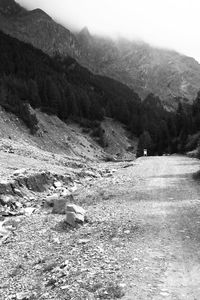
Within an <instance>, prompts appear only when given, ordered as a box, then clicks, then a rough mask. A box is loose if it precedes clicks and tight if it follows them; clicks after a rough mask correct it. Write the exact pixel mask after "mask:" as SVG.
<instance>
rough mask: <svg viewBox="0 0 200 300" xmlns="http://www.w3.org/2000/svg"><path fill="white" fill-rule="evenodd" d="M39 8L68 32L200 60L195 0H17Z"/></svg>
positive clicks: (25, 4)
mask: <svg viewBox="0 0 200 300" xmlns="http://www.w3.org/2000/svg"><path fill="white" fill-rule="evenodd" d="M18 2H19V3H20V4H22V5H23V6H25V7H27V8H28V9H34V8H41V9H43V10H44V11H45V12H47V13H48V14H49V15H51V16H52V17H53V19H55V20H56V21H58V22H59V23H61V24H62V25H64V26H66V27H67V28H69V29H76V30H78V31H80V30H81V29H82V28H83V27H85V26H87V27H88V28H89V31H90V32H91V33H92V34H102V35H109V36H112V37H117V36H121V37H125V38H128V39H131V40H132V39H141V40H143V41H145V42H147V43H150V44H152V45H153V46H156V47H164V48H168V49H173V50H176V51H178V52H180V53H183V54H185V55H188V56H192V57H194V58H195V59H196V60H198V61H200V42H199V39H198V28H199V23H198V20H199V11H200V2H199V1H198V0H192V1H188V0H176V1H174V0H162V1H160V0H151V1H149V0H140V1H137V0H123V1H122V0H118V1H114V0H102V1H99V0H84V1H82V0H58V1H56V0H51V1H48V0H35V1H32V0H18Z"/></svg>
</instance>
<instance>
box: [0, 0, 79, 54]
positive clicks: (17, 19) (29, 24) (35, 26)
mask: <svg viewBox="0 0 200 300" xmlns="http://www.w3.org/2000/svg"><path fill="white" fill-rule="evenodd" d="M0 29H1V30H2V31H4V32H5V33H7V34H9V35H11V36H13V37H15V38H17V39H19V40H22V41H24V42H27V43H31V44H32V45H33V46H34V47H36V48H39V49H41V50H43V51H44V52H46V53H48V54H50V55H52V56H53V55H55V54H62V55H64V56H67V55H70V56H73V57H74V58H77V57H80V54H81V53H80V47H79V45H78V41H77V40H76V37H75V36H74V35H73V34H72V33H71V32H70V31H69V30H68V29H66V28H64V27H63V26H61V25H60V24H57V23H56V22H54V20H53V19H52V18H51V17H50V16H49V15H47V14H46V13H45V12H44V11H42V10H41V9H35V10H32V11H27V10H25V9H24V8H23V7H21V6H19V5H18V4H17V3H16V2H15V1H14V0H9V1H7V0H0Z"/></svg>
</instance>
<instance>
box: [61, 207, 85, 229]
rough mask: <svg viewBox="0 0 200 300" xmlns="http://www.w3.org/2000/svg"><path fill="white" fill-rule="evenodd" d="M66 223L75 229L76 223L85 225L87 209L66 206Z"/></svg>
mask: <svg viewBox="0 0 200 300" xmlns="http://www.w3.org/2000/svg"><path fill="white" fill-rule="evenodd" d="M65 211H66V223H68V224H69V225H71V226H73V227H75V226H76V223H79V224H83V223H84V221H85V213H86V211H85V209H83V208H82V207H80V206H78V205H76V204H68V205H67V206H66V210H65Z"/></svg>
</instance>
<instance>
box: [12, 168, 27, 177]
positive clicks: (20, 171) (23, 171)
mask: <svg viewBox="0 0 200 300" xmlns="http://www.w3.org/2000/svg"><path fill="white" fill-rule="evenodd" d="M25 173H26V169H18V170H16V171H15V172H14V173H13V175H15V176H18V175H22V174H25Z"/></svg>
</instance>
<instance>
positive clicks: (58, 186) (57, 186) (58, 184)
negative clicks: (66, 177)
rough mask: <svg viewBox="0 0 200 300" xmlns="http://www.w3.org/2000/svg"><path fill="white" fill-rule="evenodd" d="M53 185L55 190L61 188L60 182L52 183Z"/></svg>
mask: <svg viewBox="0 0 200 300" xmlns="http://www.w3.org/2000/svg"><path fill="white" fill-rule="evenodd" d="M53 185H54V187H55V188H57V189H59V188H61V187H62V182H60V181H55V182H54V183H53Z"/></svg>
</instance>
